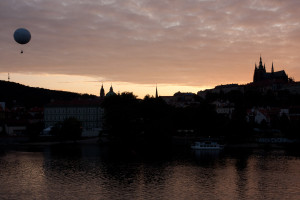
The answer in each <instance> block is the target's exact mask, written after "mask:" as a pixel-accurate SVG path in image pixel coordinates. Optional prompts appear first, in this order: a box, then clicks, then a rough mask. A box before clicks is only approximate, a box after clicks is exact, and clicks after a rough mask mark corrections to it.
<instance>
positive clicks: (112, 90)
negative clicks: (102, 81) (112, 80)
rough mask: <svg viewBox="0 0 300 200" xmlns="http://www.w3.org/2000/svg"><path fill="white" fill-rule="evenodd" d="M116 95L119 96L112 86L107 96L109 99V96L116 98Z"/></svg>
mask: <svg viewBox="0 0 300 200" xmlns="http://www.w3.org/2000/svg"><path fill="white" fill-rule="evenodd" d="M115 95H117V94H116V93H115V92H114V89H113V87H112V85H111V86H110V88H109V92H108V93H107V94H106V96H107V97H109V96H115Z"/></svg>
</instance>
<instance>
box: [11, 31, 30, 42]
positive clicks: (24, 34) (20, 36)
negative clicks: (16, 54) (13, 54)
mask: <svg viewBox="0 0 300 200" xmlns="http://www.w3.org/2000/svg"><path fill="white" fill-rule="evenodd" d="M14 39H15V41H16V42H17V43H19V44H27V43H28V42H29V41H30V39H31V34H30V32H29V31H28V30H27V29H25V28H19V29H17V30H16V31H15V33H14Z"/></svg>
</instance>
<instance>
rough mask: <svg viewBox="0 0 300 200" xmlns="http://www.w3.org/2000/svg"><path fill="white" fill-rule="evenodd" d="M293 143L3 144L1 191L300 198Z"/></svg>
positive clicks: (51, 195)
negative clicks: (162, 149) (198, 147)
mask: <svg viewBox="0 0 300 200" xmlns="http://www.w3.org/2000/svg"><path fill="white" fill-rule="evenodd" d="M299 158H300V157H299V156H298V155H297V154H296V155H295V154H294V153H291V152H289V151H287V150H284V149H281V150H263V149H254V150H253V149H249V150H243V151H241V150H233V151H227V150H225V151H221V152H219V151H189V150H184V149H182V150H176V151H169V152H167V153H160V154H155V155H152V156H150V155H147V156H145V155H143V154H139V153H137V152H135V151H133V150H124V149H119V150H117V149H111V148H103V147H100V146H98V145H53V146H22V147H16V148H9V149H8V148H5V149H3V148H2V149H1V151H0V199H249V200H250V199H251V200H252V199H290V200H293V199H295V200H296V199H297V200H298V199H300V170H299V169H300V159H299Z"/></svg>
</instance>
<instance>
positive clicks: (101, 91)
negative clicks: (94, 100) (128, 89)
mask: <svg viewBox="0 0 300 200" xmlns="http://www.w3.org/2000/svg"><path fill="white" fill-rule="evenodd" d="M104 96H105V92H104V88H103V83H102V86H101V89H100V98H104Z"/></svg>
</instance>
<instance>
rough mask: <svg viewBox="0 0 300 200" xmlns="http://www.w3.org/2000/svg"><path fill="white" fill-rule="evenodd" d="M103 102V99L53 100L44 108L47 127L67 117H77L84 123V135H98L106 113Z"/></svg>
mask: <svg viewBox="0 0 300 200" xmlns="http://www.w3.org/2000/svg"><path fill="white" fill-rule="evenodd" d="M101 102H102V101H101V99H92V100H90V99H88V100H73V101H68V102H66V101H64V102H63V101H60V102H52V103H50V104H48V105H47V106H45V109H44V120H45V127H46V128H48V127H51V126H54V125H55V124H56V123H58V122H63V121H64V120H65V119H67V118H76V119H77V120H79V121H81V123H82V136H98V134H99V132H100V131H101V130H102V123H103V113H104V111H103V108H101V106H100V105H101Z"/></svg>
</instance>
